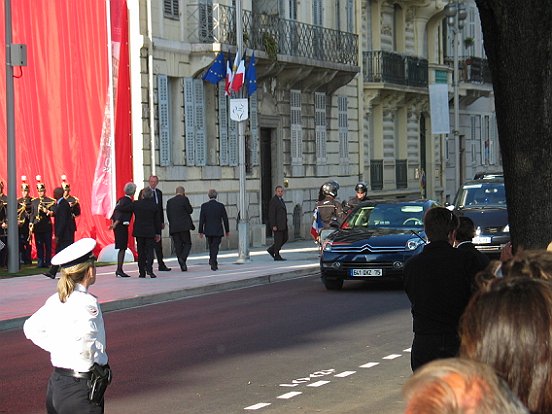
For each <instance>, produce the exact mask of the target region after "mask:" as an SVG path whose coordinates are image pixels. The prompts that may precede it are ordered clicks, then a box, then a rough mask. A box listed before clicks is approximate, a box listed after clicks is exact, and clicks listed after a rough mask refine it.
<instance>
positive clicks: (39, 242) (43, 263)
mask: <svg viewBox="0 0 552 414" xmlns="http://www.w3.org/2000/svg"><path fill="white" fill-rule="evenodd" d="M34 236H35V244H36V255H37V257H38V267H49V266H50V259H51V258H52V230H50V231H46V232H38V233H35V234H34Z"/></svg>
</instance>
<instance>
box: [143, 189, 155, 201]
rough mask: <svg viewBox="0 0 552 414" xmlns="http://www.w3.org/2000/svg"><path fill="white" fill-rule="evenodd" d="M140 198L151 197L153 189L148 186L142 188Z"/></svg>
mask: <svg viewBox="0 0 552 414" xmlns="http://www.w3.org/2000/svg"><path fill="white" fill-rule="evenodd" d="M142 198H144V199H148V198H153V190H152V189H151V188H149V187H144V189H143V190H142Z"/></svg>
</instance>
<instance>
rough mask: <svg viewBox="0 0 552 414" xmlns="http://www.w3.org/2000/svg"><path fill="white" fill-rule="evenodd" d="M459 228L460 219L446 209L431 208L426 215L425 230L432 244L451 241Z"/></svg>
mask: <svg viewBox="0 0 552 414" xmlns="http://www.w3.org/2000/svg"><path fill="white" fill-rule="evenodd" d="M457 228H458V217H456V215H455V214H454V213H453V212H452V211H450V210H448V209H446V208H444V207H433V208H430V209H429V210H428V211H427V212H426V213H425V215H424V230H425V232H426V235H427V238H428V239H429V241H430V242H431V241H437V240H449V238H450V236H451V233H452V232H453V231H455V230H456V229H457Z"/></svg>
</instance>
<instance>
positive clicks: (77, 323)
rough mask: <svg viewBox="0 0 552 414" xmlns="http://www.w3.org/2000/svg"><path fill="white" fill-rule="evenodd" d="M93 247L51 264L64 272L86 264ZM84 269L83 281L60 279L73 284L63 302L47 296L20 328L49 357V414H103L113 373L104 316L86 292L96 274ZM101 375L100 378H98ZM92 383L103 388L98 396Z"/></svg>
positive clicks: (84, 243) (80, 244)
mask: <svg viewBox="0 0 552 414" xmlns="http://www.w3.org/2000/svg"><path fill="white" fill-rule="evenodd" d="M95 245H96V242H95V240H93V239H81V240H79V241H77V242H76V243H74V244H72V245H70V246H69V247H67V248H66V249H64V250H62V251H61V252H60V253H58V254H57V255H56V256H54V257H53V258H52V263H53V264H54V265H60V266H61V267H62V268H64V267H70V266H73V265H76V264H83V263H86V262H88V263H90V260H91V259H92V258H93V257H91V253H92V250H93V249H94V247H95ZM83 252H85V253H84V255H83ZM79 256H80V257H79ZM84 268H85V270H84V276H82V273H72V274H71V273H69V274H62V280H60V282H63V281H64V280H63V278H71V279H72V280H73V282H76V283H75V285H74V286H75V287H74V290H72V291H70V292H68V294H67V296H63V299H62V293H61V291H58V293H56V294H54V295H52V296H50V297H49V298H48V299H47V300H46V303H45V304H44V306H42V307H41V308H40V309H39V310H38V311H37V312H35V313H34V314H33V315H32V316H31V317H30V318H29V319H27V320H26V321H25V324H24V326H23V331H24V333H25V336H26V337H27V338H28V339H30V340H31V341H33V342H34V343H35V344H36V345H37V346H39V347H40V348H42V349H44V350H45V351H48V352H49V353H50V360H51V362H52V365H53V366H54V371H53V372H52V374H51V375H50V379H49V381H48V389H47V400H46V408H47V412H48V414H75V413H77V414H78V413H94V414H97V413H103V412H104V400H103V391H105V388H106V387H107V384H108V383H109V382H110V380H111V372H110V370H109V366H108V365H107V362H108V357H107V353H106V341H105V330H104V322H103V317H102V312H101V309H100V306H99V303H98V300H97V299H96V297H95V296H93V295H91V294H90V293H89V292H88V286H90V285H92V284H93V283H94V282H95V278H96V270H95V267H94V264H93V263H91V264H90V266H88V267H84ZM73 269H74V268H73ZM62 272H64V270H62ZM99 372H100V373H102V375H104V376H102V377H101V378H100V377H98V373H99ZM100 381H103V382H100ZM94 383H96V385H97V388H101V387H103V390H102V392H101V395H95V394H94V393H91V389H92V386H93V384H94Z"/></svg>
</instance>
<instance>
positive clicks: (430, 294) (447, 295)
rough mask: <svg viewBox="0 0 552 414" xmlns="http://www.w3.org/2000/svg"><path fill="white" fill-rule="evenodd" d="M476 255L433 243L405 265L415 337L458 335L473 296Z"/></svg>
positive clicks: (405, 285) (438, 242)
mask: <svg viewBox="0 0 552 414" xmlns="http://www.w3.org/2000/svg"><path fill="white" fill-rule="evenodd" d="M477 270H478V269H477V262H476V261H475V260H474V256H473V255H472V254H470V253H469V252H467V251H465V250H461V249H455V248H454V247H452V246H451V245H450V244H449V243H448V242H446V241H434V242H431V243H429V244H427V245H426V246H425V247H424V250H423V251H422V253H420V254H419V255H417V256H414V257H412V258H411V259H409V260H408V261H407V262H406V265H405V268H404V287H405V291H406V294H407V295H408V299H410V303H411V304H412V318H413V328H414V333H416V334H456V333H457V331H458V323H459V320H460V316H461V315H462V313H463V312H464V309H465V308H466V305H467V304H468V301H469V300H470V298H471V295H472V288H473V279H474V276H475V273H476V272H477Z"/></svg>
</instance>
